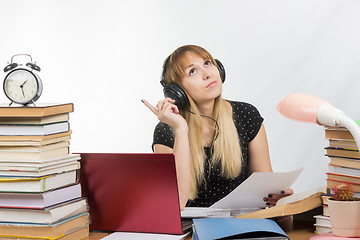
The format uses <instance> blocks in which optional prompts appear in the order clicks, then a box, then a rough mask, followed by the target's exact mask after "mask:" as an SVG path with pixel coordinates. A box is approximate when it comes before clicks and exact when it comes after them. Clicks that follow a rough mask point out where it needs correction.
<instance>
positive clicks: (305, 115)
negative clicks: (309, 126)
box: [277, 94, 330, 123]
mask: <svg viewBox="0 0 360 240" xmlns="http://www.w3.org/2000/svg"><path fill="white" fill-rule="evenodd" d="M325 104H330V103H328V102H326V101H324V100H322V99H320V98H317V97H314V96H311V95H307V94H291V95H289V96H286V97H285V98H284V99H283V100H281V101H280V102H279V104H278V106H277V110H278V111H279V112H280V113H281V114H282V115H284V116H285V117H287V118H290V119H292V120H295V121H300V122H306V123H318V121H317V112H318V110H319V108H320V107H321V106H323V105H325Z"/></svg>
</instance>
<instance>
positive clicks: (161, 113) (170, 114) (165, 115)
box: [141, 98, 187, 131]
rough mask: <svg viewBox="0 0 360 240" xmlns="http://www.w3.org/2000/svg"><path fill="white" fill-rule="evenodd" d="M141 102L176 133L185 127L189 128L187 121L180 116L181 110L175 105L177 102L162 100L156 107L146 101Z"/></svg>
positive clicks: (168, 99) (167, 99) (169, 99)
mask: <svg viewBox="0 0 360 240" xmlns="http://www.w3.org/2000/svg"><path fill="white" fill-rule="evenodd" d="M141 101H142V102H143V103H144V104H145V105H146V106H147V107H148V108H149V109H150V110H151V111H152V112H153V113H154V114H155V115H156V116H157V118H158V119H159V120H160V121H161V122H164V123H166V124H168V125H169V126H170V127H172V128H173V129H174V130H175V131H176V130H178V129H181V128H183V127H187V123H186V120H185V119H184V118H183V117H182V116H181V115H180V114H179V113H180V112H179V109H178V107H177V106H176V105H175V104H174V103H175V100H173V99H171V98H165V99H163V100H160V101H159V102H158V104H157V105H156V107H154V106H153V105H151V104H150V103H149V102H147V101H146V100H144V99H142V100H141Z"/></svg>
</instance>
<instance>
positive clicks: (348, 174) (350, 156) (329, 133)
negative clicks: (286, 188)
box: [315, 120, 360, 233]
mask: <svg viewBox="0 0 360 240" xmlns="http://www.w3.org/2000/svg"><path fill="white" fill-rule="evenodd" d="M355 122H356V123H357V124H358V125H359V126H360V120H355ZM324 131H325V138H326V139H327V140H328V141H329V145H328V147H326V148H325V150H326V156H327V157H328V158H329V159H330V162H329V170H328V172H327V173H326V174H327V178H326V182H327V188H328V193H329V194H328V195H324V196H322V200H323V215H322V216H315V218H316V225H315V226H316V231H317V232H318V233H324V232H330V231H331V224H330V217H331V216H330V214H329V211H328V205H327V200H328V198H329V197H330V194H331V193H332V191H333V189H334V187H335V186H336V185H338V184H340V183H346V184H349V185H350V186H351V188H352V190H353V192H354V195H355V197H360V153H359V149H358V147H357V145H356V143H355V140H354V138H353V136H352V134H351V133H350V131H348V130H347V129H346V128H343V127H328V126H325V128H324Z"/></svg>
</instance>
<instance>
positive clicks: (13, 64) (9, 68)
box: [4, 63, 19, 72]
mask: <svg viewBox="0 0 360 240" xmlns="http://www.w3.org/2000/svg"><path fill="white" fill-rule="evenodd" d="M17 66H19V64H17V63H11V64H9V65H7V66H6V67H5V68H4V72H8V71H10V70H11V69H14V68H16V67H17Z"/></svg>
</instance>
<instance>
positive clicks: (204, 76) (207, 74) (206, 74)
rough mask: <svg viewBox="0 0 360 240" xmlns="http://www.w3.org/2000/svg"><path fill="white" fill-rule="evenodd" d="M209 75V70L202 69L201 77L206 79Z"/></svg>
mask: <svg viewBox="0 0 360 240" xmlns="http://www.w3.org/2000/svg"><path fill="white" fill-rule="evenodd" d="M210 77H211V72H210V71H209V70H207V69H205V68H204V69H203V79H204V80H206V79H209V78H210Z"/></svg>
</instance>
